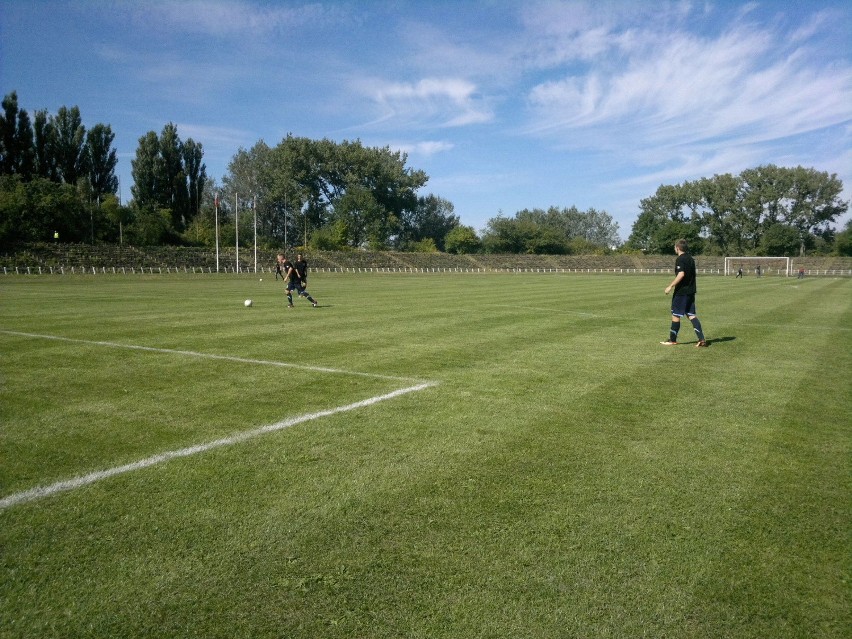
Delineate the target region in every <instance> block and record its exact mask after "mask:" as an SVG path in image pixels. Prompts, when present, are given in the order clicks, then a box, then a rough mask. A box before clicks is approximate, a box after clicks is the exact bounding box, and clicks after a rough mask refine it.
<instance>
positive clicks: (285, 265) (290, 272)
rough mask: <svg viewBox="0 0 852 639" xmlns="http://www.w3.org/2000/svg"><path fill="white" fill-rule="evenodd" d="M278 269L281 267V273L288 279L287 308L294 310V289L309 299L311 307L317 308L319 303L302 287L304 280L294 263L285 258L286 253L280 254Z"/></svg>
mask: <svg viewBox="0 0 852 639" xmlns="http://www.w3.org/2000/svg"><path fill="white" fill-rule="evenodd" d="M305 266H306V267H307V264H305ZM278 267H280V269H281V272H282V273H284V275H285V278H287V308H293V290H294V289H295V290H296V293H298V295H299V296H300V297H307V298H308V301H309V302H310V303H311V306H314V307H316V305H317V301H316V300H315V299H314V298H313V297H311V296H310V293H308V292H307V291H306V290H305V288H304V287H303V286H302V280H301V277H300V276H299V272H298V271H297V270H296V267H295V266H294V265H293V263H292V262H291V261H290V260H288V259H287V258H286V257H285V256H284V253H279V254H278Z"/></svg>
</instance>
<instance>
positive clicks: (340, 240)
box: [0, 92, 850, 255]
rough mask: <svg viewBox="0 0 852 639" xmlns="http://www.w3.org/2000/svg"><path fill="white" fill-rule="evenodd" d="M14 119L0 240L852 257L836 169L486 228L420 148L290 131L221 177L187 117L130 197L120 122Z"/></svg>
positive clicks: (690, 189)
mask: <svg viewBox="0 0 852 639" xmlns="http://www.w3.org/2000/svg"><path fill="white" fill-rule="evenodd" d="M2 106H3V110H2V114H0V243H2V244H9V243H15V242H34V241H45V240H48V239H51V238H53V237H54V234H58V235H59V238H60V239H61V241H63V242H87V243H97V242H103V243H125V242H126V243H129V244H135V245H148V246H151V245H160V244H186V245H202V246H203V245H206V246H213V245H214V244H215V242H216V241H219V242H220V243H221V244H222V245H233V244H234V243H235V242H241V243H242V244H243V245H246V244H252V243H254V241H255V234H256V237H257V241H258V244H260V245H261V246H263V247H264V248H274V247H281V246H290V247H292V246H297V245H305V246H309V247H311V248H314V249H318V250H343V249H356V248H369V249H374V250H384V249H394V250H402V251H447V252H452V253H478V252H484V253H538V254H581V253H605V252H610V251H612V250H626V251H637V252H638V251H641V252H645V253H670V252H671V251H672V245H673V244H674V241H675V240H676V239H677V238H679V237H684V238H687V239H688V240H689V241H690V246H691V247H692V248H693V250H694V252H695V253H707V254H720V255H724V254H740V255H749V254H766V255H790V254H795V253H804V252H805V251H811V252H817V253H828V252H831V251H834V252H836V253H839V254H850V252H849V248H848V247H849V243H850V240H849V235H850V228H849V227H848V226H847V229H846V230H845V231H844V232H842V233H835V232H834V230H833V229H832V228H831V226H830V224H831V223H832V222H834V221H835V220H836V219H837V217H838V216H840V215H842V214H843V213H844V212H845V211H846V210H847V208H848V203H846V202H844V201H842V200H840V193H841V192H842V190H843V185H842V182H841V181H840V180H839V179H838V178H837V176H836V175H833V174H832V175H828V174H827V173H821V172H818V171H816V170H815V169H805V168H803V167H796V168H794V169H790V168H780V167H776V166H773V165H769V166H761V167H758V168H755V169H749V170H747V171H744V172H743V173H741V174H740V175H738V176H732V175H728V174H726V175H721V176H720V175H717V176H714V177H713V178H705V179H701V180H698V181H695V182H685V183H683V184H678V185H674V186H667V185H662V186H660V187H659V189H658V190H657V192H656V193H655V194H654V195H653V196H651V197H649V198H646V199H643V200H642V201H641V202H640V214H639V217H638V218H637V220H636V222H635V223H634V224H633V227H632V231H631V235H630V238H629V240H628V242H627V243H626V244H625V245H624V246H619V245H620V239H619V236H618V224H616V223H615V222H614V221H613V219H612V217H611V216H610V215H609V214H608V213H606V212H605V211H598V210H596V209H594V208H592V209H589V210H587V211H580V210H578V209H577V208H576V207H574V206H572V207H568V208H559V207H556V206H552V207H550V208H549V209H547V210H543V209H524V210H521V211H518V212H517V213H516V214H515V215H514V216H513V217H508V216H504V215H503V214H502V213H499V214H498V215H497V216H496V217H494V218H491V219H490V220H489V221H488V222H487V224H486V226H485V228H484V229H483V230H482V231H481V232H480V233H477V231H476V230H475V229H473V228H472V227H469V226H464V225H462V224H461V223H460V219H459V217H458V216H457V215H456V214H455V212H454V207H453V204H452V203H451V202H450V201H448V200H446V199H444V198H442V197H440V196H438V195H435V194H431V193H430V194H427V195H423V194H421V193H422V190H423V189H424V187H425V186H426V184H427V183H428V180H429V177H428V175H426V173H425V172H423V171H421V170H418V169H415V168H412V167H410V166H408V157H407V155H406V154H405V153H403V152H400V151H393V150H392V149H390V148H389V147H384V148H375V147H373V148H371V147H365V146H364V145H363V144H362V143H361V142H360V140H354V141H348V140H344V141H342V142H335V141H332V140H328V139H322V140H314V139H309V138H305V137H297V136H293V135H292V134H289V135H287V137H285V138H284V139H283V140H281V142H280V143H278V144H277V145H276V146H274V147H271V146H269V145H267V144H266V143H265V142H264V141H263V140H260V141H258V142H257V143H256V144H255V145H254V146H253V147H252V148H250V149H242V148H241V149H239V150H238V151H237V152H236V153H235V155H234V156H233V158H232V159H231V162H230V163H229V165H228V169H227V174H226V175H225V176H224V177H223V178H222V183H221V184H217V183H216V181H215V180H213V179H211V178H209V177H208V176H207V173H206V166H205V164H204V162H203V158H204V152H203V147H202V144H201V143H199V142H196V141H194V140H192V139H191V138H190V139H187V140H186V141H184V140H182V139H181V138H180V135H179V134H178V130H177V127H176V126H175V125H174V124H173V123H169V124H166V125H165V126H164V128H163V130H162V131H161V132H160V133H159V134H157V133H156V132H154V131H149V132H148V133H146V134H145V135H144V136H142V137H141V138H139V141H138V147H137V149H136V153H135V158H134V159H133V161H132V163H131V165H132V177H133V185H132V187H131V189H130V191H131V195H132V199H131V201H130V202H129V203H128V204H126V205H124V204H123V203H122V202H120V201H119V197H117V194H118V192H119V184H118V179H117V177H116V176H115V167H116V163H117V161H116V151H115V149H113V148H112V144H113V140H114V135H113V133H112V130H111V128H110V126H109V125H104V124H96V125H94V126H93V127H92V128H91V129H88V130H87V129H86V127H85V126H84V125H83V123H82V119H81V115H80V111H79V109H78V108H77V107H73V108H67V107H62V108H61V109H59V111H58V113H57V114H56V115H51V114H49V113H47V111H37V112H36V113H35V116H34V118H33V119H32V120H31V119H30V117H29V114H28V113H27V112H26V111H25V110H23V109H20V108H19V107H18V99H17V94H16V93H15V92H12V93H10V94H9V95H7V96H6V97H5V98H4V100H3V103H2Z"/></svg>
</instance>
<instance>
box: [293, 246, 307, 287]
mask: <svg viewBox="0 0 852 639" xmlns="http://www.w3.org/2000/svg"><path fill="white" fill-rule="evenodd" d="M293 268H295V269H296V273H298V274H299V280H301V282H302V288H308V263H307V262H306V261H305V258H304V257H303V256H302V254H301V253H299V254H298V255H297V256H296V261H295V262H294V263H293Z"/></svg>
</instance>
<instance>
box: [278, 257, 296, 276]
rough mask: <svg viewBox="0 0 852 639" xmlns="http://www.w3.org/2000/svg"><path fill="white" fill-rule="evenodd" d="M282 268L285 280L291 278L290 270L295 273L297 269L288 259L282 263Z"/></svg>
mask: <svg viewBox="0 0 852 639" xmlns="http://www.w3.org/2000/svg"><path fill="white" fill-rule="evenodd" d="M280 266H281V274H282V275H283V276H284V279H285V280H286V279H287V278H288V277H290V269H291V268H292V269H293V270H294V271H295V270H296V269H295V268H293V263H292V262H291V261H290V260H288V259H285V260H284V261H283V262H281V264H280Z"/></svg>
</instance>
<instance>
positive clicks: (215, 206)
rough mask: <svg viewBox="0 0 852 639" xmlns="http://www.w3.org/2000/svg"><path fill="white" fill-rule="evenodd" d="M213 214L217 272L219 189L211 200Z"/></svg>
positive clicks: (217, 268)
mask: <svg viewBox="0 0 852 639" xmlns="http://www.w3.org/2000/svg"><path fill="white" fill-rule="evenodd" d="M213 215H214V216H215V220H216V272H217V273H218V272H219V191H216V198H215V200H214V201H213Z"/></svg>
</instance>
